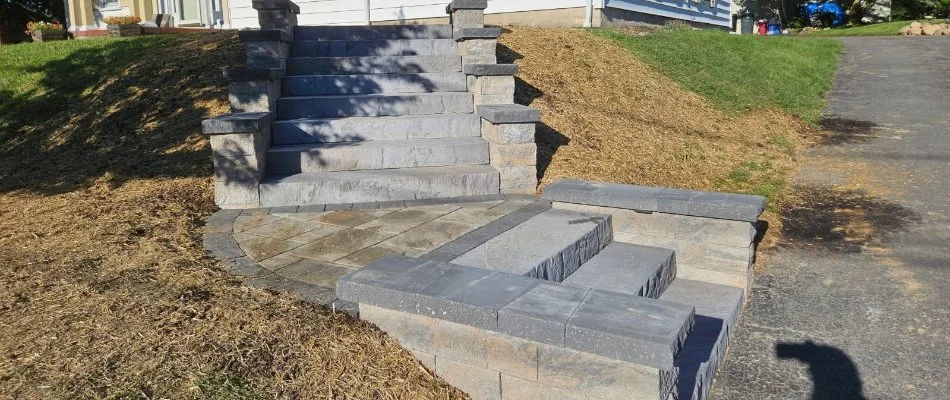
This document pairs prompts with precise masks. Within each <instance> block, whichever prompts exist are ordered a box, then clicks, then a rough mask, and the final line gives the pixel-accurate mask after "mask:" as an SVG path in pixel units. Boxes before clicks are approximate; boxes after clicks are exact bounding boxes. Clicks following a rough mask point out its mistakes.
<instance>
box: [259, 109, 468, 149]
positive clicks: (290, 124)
mask: <svg viewBox="0 0 950 400" xmlns="http://www.w3.org/2000/svg"><path fill="white" fill-rule="evenodd" d="M479 124H480V119H479V117H478V116H477V115H475V114H433V115H401V116H390V117H348V118H327V119H308V118H304V119H292V120H284V121H276V122H274V124H273V125H271V137H272V140H273V144H274V145H283V144H302V143H336V142H356V141H370V140H400V139H439V138H458V137H478V136H481V131H480V129H481V128H480V125H479Z"/></svg>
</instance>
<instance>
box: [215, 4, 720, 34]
mask: <svg viewBox="0 0 950 400" xmlns="http://www.w3.org/2000/svg"><path fill="white" fill-rule="evenodd" d="M683 1H689V0H679V1H678V2H671V1H653V0H594V7H596V8H602V7H604V6H607V7H616V8H620V9H625V10H630V11H638V12H642V13H646V14H654V15H661V16H664V17H672V18H681V19H687V20H691V21H696V22H704V23H709V24H715V25H728V23H729V2H728V0H718V1H719V6H718V8H717V9H716V10H718V11H713V9H711V8H710V7H709V3H708V0H707V1H706V2H704V3H689V2H683ZM295 3H297V5H298V6H300V15H299V16H298V17H297V20H298V23H299V24H300V25H362V24H363V23H364V18H365V15H366V14H365V13H366V10H365V9H364V8H363V7H364V4H365V3H364V1H363V0H297V1H295ZM448 3H449V0H442V1H437V0H371V1H370V19H371V20H372V21H392V20H400V19H419V18H435V17H445V16H446V14H445V6H446V5H447V4H448ZM230 4H231V26H232V27H233V28H238V29H240V28H255V27H257V26H258V24H257V12H256V10H254V9H253V8H251V0H231V2H230ZM586 4H587V2H586V0H488V9H486V10H485V13H486V14H499V13H509V12H518V11H535V10H553V9H559V8H575V7H584V6H585V5H586ZM723 7H724V9H723Z"/></svg>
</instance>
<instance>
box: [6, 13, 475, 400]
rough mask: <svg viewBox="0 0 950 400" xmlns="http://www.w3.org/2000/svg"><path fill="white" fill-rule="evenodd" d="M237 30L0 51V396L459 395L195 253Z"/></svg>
mask: <svg viewBox="0 0 950 400" xmlns="http://www.w3.org/2000/svg"><path fill="white" fill-rule="evenodd" d="M236 36H237V35H236V34H235V33H234V32H222V33H215V34H202V35H179V36H163V37H152V36H146V37H141V38H134V39H127V40H126V39H123V40H112V39H91V40H85V41H78V40H72V41H61V42H48V43H27V44H19V45H12V46H0V321H2V325H3V328H2V329H0V398H2V399H7V398H9V399H79V398H90V399H116V400H118V399H161V398H168V399H186V400H199V399H201V400H204V399H222V400H223V399H240V400H251V399H301V398H353V399H370V398H420V399H433V398H438V399H446V398H453V399H454V398H461V397H463V396H462V394H461V392H459V391H457V390H456V389H454V388H452V387H450V386H448V385H446V384H445V383H444V382H442V381H441V380H439V379H437V378H435V377H434V376H433V375H432V374H430V373H429V372H427V371H426V370H424V369H423V368H422V367H421V366H420V365H419V364H418V363H417V362H416V361H414V360H413V359H412V357H411V356H410V355H409V354H408V353H407V352H406V351H405V350H403V349H401V348H400V347H399V345H398V344H397V343H396V342H395V341H394V340H392V339H390V338H388V337H386V336H385V335H384V334H382V333H381V332H379V331H378V330H375V329H373V328H371V327H370V326H368V325H366V324H363V323H361V322H359V321H356V320H354V319H352V318H349V317H348V316H345V315H341V313H331V312H329V311H327V310H325V309H322V308H320V307H316V306H313V305H311V304H309V303H305V302H302V301H300V300H299V299H297V298H295V297H292V296H290V295H287V294H274V293H268V292H264V291H261V290H257V289H251V288H248V287H245V286H243V285H242V284H241V281H240V280H238V279H236V278H235V277H233V276H231V275H230V274H228V273H227V272H225V271H222V270H221V269H220V268H218V267H217V265H216V264H217V263H216V261H215V260H213V259H211V258H210V257H209V256H208V255H207V252H206V251H205V249H204V247H203V245H202V239H201V238H202V233H203V230H204V229H205V228H204V227H203V225H204V219H205V218H206V217H207V216H208V215H209V214H210V213H211V212H212V211H213V210H214V204H213V201H212V180H211V176H212V171H211V152H210V150H209V149H208V145H207V139H206V138H204V137H203V136H202V135H201V133H200V129H201V120H202V119H204V118H208V117H210V116H212V115H217V114H220V113H223V112H227V110H228V104H227V92H226V89H225V82H224V81H223V79H222V77H221V72H220V67H222V66H229V65H232V66H233V65H240V64H242V63H243V62H244V60H243V57H244V55H243V54H244V50H243V46H242V45H241V44H240V43H239V42H238V40H237V37H236Z"/></svg>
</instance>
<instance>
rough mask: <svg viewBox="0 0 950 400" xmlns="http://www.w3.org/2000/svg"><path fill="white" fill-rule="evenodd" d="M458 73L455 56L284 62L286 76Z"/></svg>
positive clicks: (458, 58)
mask: <svg viewBox="0 0 950 400" xmlns="http://www.w3.org/2000/svg"><path fill="white" fill-rule="evenodd" d="M461 71H462V57H461V56H459V55H457V54H447V55H428V56H366V57H291V58H288V59H287V76H296V75H311V74H328V75H333V74H346V75H353V74H377V73H422V72H461Z"/></svg>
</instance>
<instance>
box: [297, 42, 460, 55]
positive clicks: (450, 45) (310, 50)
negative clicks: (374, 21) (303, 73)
mask: <svg viewBox="0 0 950 400" xmlns="http://www.w3.org/2000/svg"><path fill="white" fill-rule="evenodd" d="M290 54H291V56H293V57H368V56H428V55H458V54H459V52H458V45H457V44H456V43H455V39H389V40H326V41H296V42H294V44H293V47H292V48H291V52H290Z"/></svg>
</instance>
